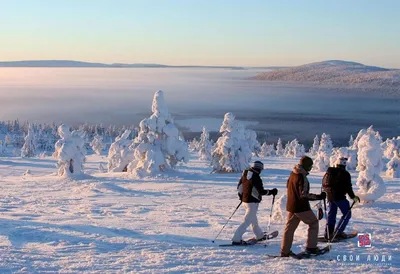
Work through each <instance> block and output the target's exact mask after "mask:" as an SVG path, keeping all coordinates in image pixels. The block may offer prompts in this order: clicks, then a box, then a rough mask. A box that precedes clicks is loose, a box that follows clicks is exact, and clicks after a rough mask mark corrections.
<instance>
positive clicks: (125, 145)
mask: <svg viewBox="0 0 400 274" xmlns="http://www.w3.org/2000/svg"><path fill="white" fill-rule="evenodd" d="M130 134H131V131H130V130H129V129H127V130H125V132H124V133H123V134H122V135H121V136H120V137H116V138H115V142H114V143H112V144H111V146H110V149H109V151H108V156H107V160H108V172H126V171H127V170H128V165H129V163H130V162H131V161H132V160H133V150H132V149H131V148H130V146H131V144H132V140H129V139H128V138H129V135H130Z"/></svg>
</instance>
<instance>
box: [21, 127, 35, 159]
mask: <svg viewBox="0 0 400 274" xmlns="http://www.w3.org/2000/svg"><path fill="white" fill-rule="evenodd" d="M35 155H36V138H35V132H34V131H33V128H32V125H29V129H28V134H27V135H26V136H25V142H24V145H23V146H22V148H21V157H34V156H35Z"/></svg>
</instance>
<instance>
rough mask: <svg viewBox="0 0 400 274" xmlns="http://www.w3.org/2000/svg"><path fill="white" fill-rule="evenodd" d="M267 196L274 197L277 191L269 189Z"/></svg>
mask: <svg viewBox="0 0 400 274" xmlns="http://www.w3.org/2000/svg"><path fill="white" fill-rule="evenodd" d="M268 194H269V195H274V196H275V195H276V194H278V190H277V189H276V188H273V189H271V190H270V191H268Z"/></svg>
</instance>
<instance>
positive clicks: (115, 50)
mask: <svg viewBox="0 0 400 274" xmlns="http://www.w3.org/2000/svg"><path fill="white" fill-rule="evenodd" d="M0 7H1V8H0V37H1V39H0V49H1V50H0V61H15V60H49V59H51V60H55V59H57V60H80V61H89V62H103V63H117V62H119V63H159V64H168V65H229V66H230V65H232V66H233V65H234V66H294V65H301V64H305V63H311V62H318V61H323V60H332V59H335V60H348V61H355V62H360V63H363V64H367V65H376V66H383V67H390V68H400V32H399V26H400V13H399V12H400V1H397V0H391V1H390V0H379V1H362V0H352V1H348V0H334V1H333V0H332V1H328V0H326V1H320V0H310V1H305V0H304V1H300V0H298V1H286V0H279V1H268V0H201V1H200V0H142V1H136V0H68V1H61V0H60V1H56V0H35V1H31V0H18V1H9V0H0Z"/></svg>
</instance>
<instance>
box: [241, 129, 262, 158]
mask: <svg viewBox="0 0 400 274" xmlns="http://www.w3.org/2000/svg"><path fill="white" fill-rule="evenodd" d="M244 134H245V137H246V140H247V142H248V143H249V147H250V150H251V152H252V153H253V156H258V155H259V154H260V152H261V145H260V143H259V142H258V141H257V133H256V132H255V131H254V130H251V129H246V130H245V132H244Z"/></svg>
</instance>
